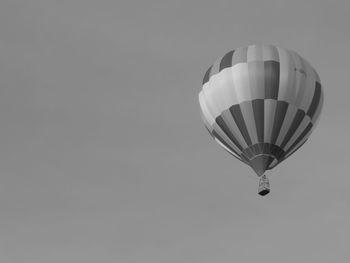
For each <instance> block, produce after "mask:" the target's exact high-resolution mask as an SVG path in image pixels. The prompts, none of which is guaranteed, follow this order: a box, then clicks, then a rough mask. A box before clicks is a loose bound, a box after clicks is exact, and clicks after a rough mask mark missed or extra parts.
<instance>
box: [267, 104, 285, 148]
mask: <svg viewBox="0 0 350 263" xmlns="http://www.w3.org/2000/svg"><path fill="white" fill-rule="evenodd" d="M287 108H288V103H287V102H285V101H277V106H276V112H275V119H274V122H273V128H272V135H271V143H272V144H275V143H276V140H277V137H278V134H279V132H280V130H281V127H282V123H283V121H284V118H285V116H286V112H287Z"/></svg>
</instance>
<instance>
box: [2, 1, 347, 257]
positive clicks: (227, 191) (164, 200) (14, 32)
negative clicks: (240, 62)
mask: <svg viewBox="0 0 350 263" xmlns="http://www.w3.org/2000/svg"><path fill="white" fill-rule="evenodd" d="M349 10H350V3H349V2H348V1H316V0H314V1H305V0H298V1H295V0H294V1H248V0H242V1H229V0H227V1H212V0H211V1H207V0H205V1H204V0H202V1H200V0H197V1H189V0H177V1H174V0H173V1H165V0H158V1H156V0H148V1H132V0H128V1H120V0H119V1H118V0H117V1H115V0H99V1H96V0H95V1H93V0H69V1H63V0H59V1H58V0H57V1H54V0H31V1H26V0H2V1H1V2H0V123H1V125H0V262H4V263H22V262H23V263H48V262H50V263H62V262H72V263H73V262H74V263H77V262H79V263H80V262H81V263H96V262H114V263H115V262H117V263H212V262H261V263H265V262H266V263H267V262H269V263H280V262H284V263H286V262H287V263H288V262H309V263H313V262H318V263H320V262H321V263H323V262H324V263H328V262H349V260H350V254H349V243H350V177H349V169H348V163H349V156H350V142H349V133H350V117H349V114H350V103H349V97H350V87H349V75H350V52H349V46H350V26H349V25H350V17H349ZM252 43H271V44H276V45H279V46H282V47H286V48H290V49H293V50H295V51H297V52H298V53H299V54H300V55H301V56H303V57H304V58H306V59H307V60H309V61H310V62H311V64H312V65H313V66H314V67H315V68H316V69H317V71H318V73H319V75H320V77H321V81H322V84H323V88H324V91H325V104H324V108H323V113H322V116H321V120H320V122H319V125H318V127H317V129H316V130H315V132H314V133H313V134H312V136H311V138H310V140H309V141H308V142H307V143H306V144H305V145H304V146H303V147H302V148H301V149H300V150H299V151H298V153H297V154H295V155H293V156H292V157H290V158H289V159H288V160H287V161H285V162H283V164H281V165H280V166H278V167H276V168H275V169H274V170H273V171H272V172H270V174H271V176H270V180H271V187H272V192H271V194H270V195H268V196H266V197H264V198H262V197H260V196H259V195H257V181H254V180H253V179H252V178H251V177H250V176H249V175H252V174H253V170H252V169H251V168H249V167H248V166H246V165H245V164H243V163H240V162H239V161H237V160H236V159H234V158H232V157H231V156H229V155H228V154H227V153H226V152H225V151H223V150H222V149H221V148H220V147H219V146H218V145H216V143H215V142H214V141H213V140H212V139H211V138H210V136H209V134H208V133H207V131H206V130H205V128H204V126H203V125H202V123H201V120H200V115H199V105H198V99H197V95H198V92H199V90H200V87H201V81H202V78H203V75H204V73H205V71H206V69H207V68H208V66H209V65H210V64H211V63H213V62H214V61H215V59H216V58H217V57H219V56H221V55H223V54H225V53H226V52H227V51H229V50H231V49H234V48H236V47H240V46H245V45H248V44H252Z"/></svg>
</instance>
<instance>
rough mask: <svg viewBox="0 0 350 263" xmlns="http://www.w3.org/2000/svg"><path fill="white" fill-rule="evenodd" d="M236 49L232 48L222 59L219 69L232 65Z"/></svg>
mask: <svg viewBox="0 0 350 263" xmlns="http://www.w3.org/2000/svg"><path fill="white" fill-rule="evenodd" d="M234 52H235V51H234V50H232V51H230V52H228V53H227V54H226V55H225V56H224V57H223V58H222V59H221V61H220V68H219V71H221V70H223V69H224V68H229V67H232V56H233V53H234Z"/></svg>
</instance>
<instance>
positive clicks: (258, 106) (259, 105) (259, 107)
mask: <svg viewBox="0 0 350 263" xmlns="http://www.w3.org/2000/svg"><path fill="white" fill-rule="evenodd" d="M252 104H253V112H254V119H255V126H256V134H257V135H258V141H259V142H263V141H264V100H262V99H257V100H253V101H252Z"/></svg>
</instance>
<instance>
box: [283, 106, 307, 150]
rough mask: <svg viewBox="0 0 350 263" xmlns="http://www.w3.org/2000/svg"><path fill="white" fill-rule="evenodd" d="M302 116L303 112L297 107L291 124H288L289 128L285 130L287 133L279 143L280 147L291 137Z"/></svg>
mask: <svg viewBox="0 0 350 263" xmlns="http://www.w3.org/2000/svg"><path fill="white" fill-rule="evenodd" d="M304 116H305V112H304V111H303V110H301V109H298V111H297V113H296V114H295V116H294V119H293V121H292V124H291V125H290V127H289V130H288V131H287V134H286V136H285V137H284V139H283V142H282V144H281V148H284V146H286V144H287V143H288V142H289V140H290V139H291V138H292V136H293V134H294V133H295V131H296V130H297V129H298V127H299V125H300V123H301V121H302V120H303V119H304Z"/></svg>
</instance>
